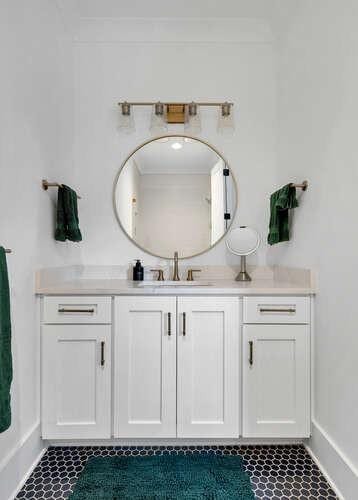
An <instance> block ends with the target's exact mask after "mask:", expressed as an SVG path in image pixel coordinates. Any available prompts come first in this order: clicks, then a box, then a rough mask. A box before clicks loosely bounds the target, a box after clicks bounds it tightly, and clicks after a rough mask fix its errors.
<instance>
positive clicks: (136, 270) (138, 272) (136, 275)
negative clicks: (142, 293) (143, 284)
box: [133, 259, 144, 281]
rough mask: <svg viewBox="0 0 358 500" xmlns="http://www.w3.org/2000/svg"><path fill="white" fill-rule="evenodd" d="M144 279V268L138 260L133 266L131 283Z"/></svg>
mask: <svg viewBox="0 0 358 500" xmlns="http://www.w3.org/2000/svg"><path fill="white" fill-rule="evenodd" d="M143 279H144V268H143V266H142V264H141V262H140V260H139V259H137V261H136V265H135V266H133V281H143Z"/></svg>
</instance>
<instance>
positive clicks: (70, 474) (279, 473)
mask: <svg viewBox="0 0 358 500" xmlns="http://www.w3.org/2000/svg"><path fill="white" fill-rule="evenodd" d="M213 452H214V453H220V454H230V455H241V456H242V458H243V460H244V466H245V470H246V471H247V473H248V474H249V476H250V480H251V485H252V488H253V490H254V492H255V497H256V498H257V499H261V500H265V499H270V500H287V499H297V500H298V499H299V500H336V499H337V497H336V495H335V493H334V492H333V491H332V489H331V488H330V486H329V484H328V483H327V481H326V480H325V478H324V477H323V475H322V473H321V472H320V470H319V468H318V467H317V465H316V464H315V463H314V462H313V460H312V459H311V457H310V456H309V455H308V453H307V452H306V450H305V448H304V447H303V446H301V445H294V446H286V445H285V446H248V445H243V446H241V445H240V446H146V447H144V446H109V447H99V446H92V447H84V446H80V447H50V448H49V449H48V450H47V452H46V453H45V455H44V456H43V457H42V459H41V461H40V462H39V464H38V465H37V466H36V468H35V469H34V471H33V473H32V474H31V476H30V477H29V479H28V480H27V482H26V484H25V485H24V487H23V488H22V490H21V491H20V493H19V494H18V495H17V497H16V498H17V499H26V500H30V499H34V500H35V499H36V500H46V499H47V500H48V499H51V500H52V499H54V500H55V499H58V500H65V499H67V498H68V497H69V495H70V493H71V491H72V490H73V488H74V485H75V484H76V481H77V477H78V475H79V474H80V473H81V471H82V469H83V467H84V465H85V463H86V461H87V460H88V458H89V457H91V456H93V455H96V456H98V455H102V456H111V455H143V456H145V455H161V454H163V453H171V454H172V453H184V454H186V453H213Z"/></svg>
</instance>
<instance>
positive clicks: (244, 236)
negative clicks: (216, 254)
mask: <svg viewBox="0 0 358 500" xmlns="http://www.w3.org/2000/svg"><path fill="white" fill-rule="evenodd" d="M226 245H227V247H228V249H229V250H230V252H231V253H233V254H235V255H240V257H241V263H240V272H239V274H238V275H237V276H236V281H251V277H250V275H249V273H248V272H247V271H246V256H247V255H250V254H252V253H254V252H255V251H256V250H257V249H258V247H259V245H260V235H259V233H258V232H257V231H256V230H255V229H253V228H252V227H247V226H240V227H237V228H235V229H233V230H232V231H231V232H230V233H229V235H228V237H227V239H226Z"/></svg>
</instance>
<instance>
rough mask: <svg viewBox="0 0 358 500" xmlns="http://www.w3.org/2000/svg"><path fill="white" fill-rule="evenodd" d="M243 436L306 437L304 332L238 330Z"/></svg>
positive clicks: (287, 328) (258, 327)
mask: <svg viewBox="0 0 358 500" xmlns="http://www.w3.org/2000/svg"><path fill="white" fill-rule="evenodd" d="M243 346H244V347H243V436H244V437H267V438H269V437H288V438H293V437H297V438H298V437H308V436H309V433H310V429H309V415H310V404H309V402H310V382H309V373H310V364H309V327H308V326H306V325H244V327H243Z"/></svg>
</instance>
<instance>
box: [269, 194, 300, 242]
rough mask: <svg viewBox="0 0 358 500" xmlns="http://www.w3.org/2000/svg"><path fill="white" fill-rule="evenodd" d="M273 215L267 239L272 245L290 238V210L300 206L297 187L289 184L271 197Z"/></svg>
mask: <svg viewBox="0 0 358 500" xmlns="http://www.w3.org/2000/svg"><path fill="white" fill-rule="evenodd" d="M270 207H271V216H270V227H269V234H268V237H267V241H268V243H269V244H270V245H275V244H276V243H280V242H281V241H288V240H289V239H290V228H289V223H288V210H289V209H290V208H296V207H298V201H297V199H296V188H295V187H294V186H292V185H291V184H287V185H286V186H284V187H282V188H281V189H279V190H278V191H276V192H275V193H273V194H272V195H271V198H270Z"/></svg>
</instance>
